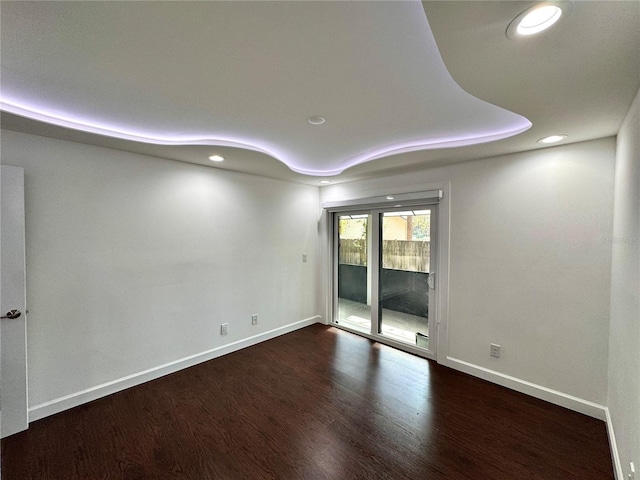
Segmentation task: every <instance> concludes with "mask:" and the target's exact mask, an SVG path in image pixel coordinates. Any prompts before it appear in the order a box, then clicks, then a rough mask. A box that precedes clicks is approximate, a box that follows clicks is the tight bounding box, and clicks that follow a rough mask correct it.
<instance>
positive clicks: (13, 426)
mask: <svg viewBox="0 0 640 480" xmlns="http://www.w3.org/2000/svg"><path fill="white" fill-rule="evenodd" d="M0 177H1V178H2V186H1V189H0V198H1V199H0V206H1V208H0V220H1V221H0V257H1V269H0V290H1V292H0V301H1V305H0V314H1V315H2V317H3V318H2V320H0V421H1V422H0V437H3V438H4V437H6V436H8V435H13V434H14V433H17V432H20V431H22V430H26V429H27V427H28V417H27V342H26V341H27V337H26V295H25V230H24V170H23V169H22V168H19V167H10V166H5V165H3V166H2V167H1V171H0ZM13 310H17V311H19V312H20V316H18V317H17V318H5V317H15V316H16V314H17V312H14V313H13V314H12V313H11V311H13Z"/></svg>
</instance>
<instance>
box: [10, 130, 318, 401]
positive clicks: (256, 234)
mask: <svg viewBox="0 0 640 480" xmlns="http://www.w3.org/2000/svg"><path fill="white" fill-rule="evenodd" d="M229 161H233V160H232V159H230V160H229ZM2 163H3V164H9V165H17V166H21V167H23V168H24V169H25V183H26V193H25V203H26V232H27V240H26V242H27V302H28V309H29V316H28V366H29V370H28V372H29V404H30V406H31V407H34V406H38V405H40V404H44V403H46V402H51V401H54V402H55V401H56V399H59V398H60V397H64V396H67V395H74V394H76V393H77V392H80V391H83V390H86V389H92V388H95V387H96V386H99V385H102V384H104V383H105V382H112V381H116V380H117V379H119V378H122V377H125V376H128V375H135V374H137V373H139V372H141V371H144V370H146V369H151V368H155V367H157V366H159V365H163V364H166V363H168V362H172V361H176V360H179V359H182V358H185V357H188V356H191V355H197V354H199V353H200V352H204V351H208V350H211V349H214V348H216V347H218V346H221V345H225V344H229V343H231V342H235V341H238V340H242V339H246V338H248V337H251V336H253V335H256V334H259V333H263V332H267V331H270V330H273V329H276V328H278V327H283V326H286V325H290V324H292V323H294V322H297V321H300V320H303V319H308V318H311V317H314V316H315V315H317V314H318V310H319V309H318V299H317V295H316V291H317V287H318V285H317V281H318V280H317V277H318V275H317V271H318V255H317V253H318V224H317V222H318V216H319V207H318V189H317V188H316V187H310V186H304V185H299V184H294V183H288V182H282V181H276V180H270V179H266V178H261V177H256V176H251V175H245V174H239V173H233V172H229V171H224V170H221V169H214V168H207V167H203V166H197V165H190V164H185V163H179V162H173V161H169V160H163V159H159V158H152V157H146V156H142V155H136V154H131V153H125V152H121V151H116V150H110V149H105V148H99V147H93V146H87V145H81V144H76V143H71V142H66V141H61V140H54V139H49V138H44V137H38V136H31V135H25V134H21V133H16V132H10V131H2ZM303 252H305V253H308V255H309V261H308V262H307V263H302V259H301V254H302V253H303ZM253 313H257V314H259V324H258V325H257V326H251V314H253ZM224 322H228V323H229V335H228V336H226V337H221V336H220V324H221V323H224Z"/></svg>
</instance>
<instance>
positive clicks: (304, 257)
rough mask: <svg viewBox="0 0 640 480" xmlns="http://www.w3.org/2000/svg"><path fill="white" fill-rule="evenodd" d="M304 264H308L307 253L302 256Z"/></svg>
mask: <svg viewBox="0 0 640 480" xmlns="http://www.w3.org/2000/svg"><path fill="white" fill-rule="evenodd" d="M302 262H303V263H306V262H307V254H306V253H303V254H302Z"/></svg>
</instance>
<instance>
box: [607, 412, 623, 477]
mask: <svg viewBox="0 0 640 480" xmlns="http://www.w3.org/2000/svg"><path fill="white" fill-rule="evenodd" d="M604 413H605V418H606V420H605V421H606V423H607V436H608V437H609V448H610V449H611V461H612V462H613V473H614V476H615V479H616V480H623V479H624V472H623V471H622V463H621V462H620V454H619V453H618V444H617V443H616V433H615V430H614V429H613V419H612V418H611V413H610V412H609V407H604Z"/></svg>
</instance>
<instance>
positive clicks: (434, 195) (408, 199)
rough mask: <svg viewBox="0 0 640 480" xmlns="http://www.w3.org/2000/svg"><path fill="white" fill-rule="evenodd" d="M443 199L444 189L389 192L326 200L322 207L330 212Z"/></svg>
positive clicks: (406, 204)
mask: <svg viewBox="0 0 640 480" xmlns="http://www.w3.org/2000/svg"><path fill="white" fill-rule="evenodd" d="M441 199H442V190H440V189H435V190H425V191H421V192H409V193H394V192H389V193H387V194H384V195H378V196H375V197H366V198H356V199H352V200H337V201H331V202H324V203H323V204H322V205H321V207H322V208H324V209H325V210H328V211H329V212H337V211H348V210H349V209H363V208H367V209H372V208H388V207H390V206H394V205H397V204H402V206H404V207H406V206H410V205H426V204H429V203H438V202H439V201H440V200H441Z"/></svg>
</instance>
